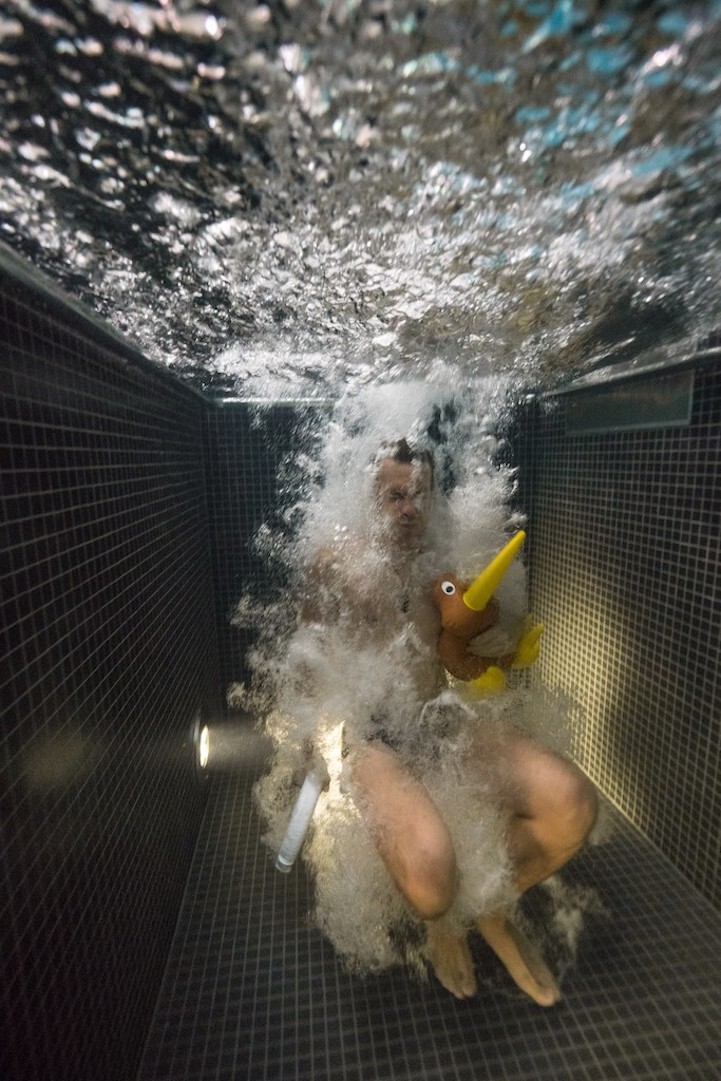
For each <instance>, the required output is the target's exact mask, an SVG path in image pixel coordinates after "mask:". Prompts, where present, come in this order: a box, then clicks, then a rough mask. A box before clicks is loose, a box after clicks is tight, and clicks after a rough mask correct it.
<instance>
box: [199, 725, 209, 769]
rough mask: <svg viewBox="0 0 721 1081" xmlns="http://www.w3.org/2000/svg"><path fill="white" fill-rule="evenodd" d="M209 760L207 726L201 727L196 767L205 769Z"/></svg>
mask: <svg viewBox="0 0 721 1081" xmlns="http://www.w3.org/2000/svg"><path fill="white" fill-rule="evenodd" d="M209 758H210V729H209V728H208V726H207V724H206V725H203V727H202V729H201V731H200V738H199V739H198V765H199V766H200V768H201V769H205V767H206V766H207V765H208V759H209Z"/></svg>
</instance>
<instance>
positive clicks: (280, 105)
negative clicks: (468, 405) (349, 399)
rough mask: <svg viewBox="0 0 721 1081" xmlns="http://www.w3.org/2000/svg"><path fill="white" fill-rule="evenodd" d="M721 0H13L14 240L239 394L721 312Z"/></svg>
mask: <svg viewBox="0 0 721 1081" xmlns="http://www.w3.org/2000/svg"><path fill="white" fill-rule="evenodd" d="M720 58H721V4H719V3H706V4H698V5H694V4H686V3H684V4H681V3H676V4H671V3H662V2H658V3H642V2H637V3H634V2H631V0H627V2H625V3H615V4H605V3H601V2H592V0H585V2H573V0H558V2H557V3H552V2H545V0H525V2H520V0H518V2H513V0H497V2H490V0H488V2H476V3H473V2H464V0H447V2H443V0H437V2H428V0H421V2H416V3H410V2H404V0H331V2H320V0H303V2H301V0H285V2H284V3H281V2H277V3H276V2H273V3H268V4H262V3H261V4H256V3H251V2H248V0H215V2H210V3H202V2H199V0H188V2H182V3H181V2H177V3H175V4H174V3H172V2H170V0H168V2H158V3H128V2H125V0H83V2H77V3H71V2H69V0H37V2H33V0H5V4H4V9H3V14H2V15H0V81H1V82H2V94H3V100H4V106H3V109H2V116H1V126H0V154H1V155H2V187H1V189H0V236H1V237H2V238H3V239H4V240H5V241H6V242H7V243H9V244H10V245H11V246H12V247H13V248H15V249H16V250H17V251H19V252H21V253H23V254H24V255H26V256H28V257H29V258H30V259H31V260H32V262H33V263H35V264H36V265H37V266H39V267H40V268H42V269H43V270H45V271H46V272H49V273H50V275H51V276H52V277H53V278H54V279H55V280H56V281H58V282H60V283H61V284H62V285H63V286H64V287H65V288H66V289H67V290H68V291H70V292H71V293H72V294H74V295H76V296H78V297H79V298H81V299H82V300H84V301H85V302H87V303H88V304H89V305H90V306H91V307H92V308H94V309H95V310H96V311H97V312H99V313H100V314H101V315H102V316H104V317H105V318H106V319H107V320H108V321H110V323H112V324H113V325H114V326H115V327H116V328H118V329H119V330H120V331H122V332H124V333H126V334H127V335H128V336H129V337H130V338H131V339H132V340H134V341H135V342H136V343H138V344H139V345H140V347H141V348H142V349H144V350H145V351H146V352H147V353H148V354H149V355H150V356H152V357H154V358H156V359H158V360H160V361H161V362H163V363H165V364H167V365H170V366H172V367H173V368H174V369H175V370H176V371H177V372H178V374H180V375H181V376H182V378H184V379H187V380H189V381H191V382H192V383H194V384H195V385H196V386H200V387H202V388H206V389H213V390H215V391H217V392H219V393H225V392H234V391H240V392H242V393H244V394H249V393H250V394H259V395H260V396H275V397H277V396H278V395H280V396H284V395H286V394H299V393H301V394H318V395H324V394H327V393H329V392H330V393H334V392H335V391H336V390H337V389H338V388H339V387H340V386H343V387H344V388H346V389H347V388H348V387H349V386H350V387H351V388H352V387H353V386H354V385H361V384H365V383H368V382H371V381H377V380H379V379H387V378H397V377H399V376H405V375H413V376H414V377H417V376H424V375H426V374H428V373H433V372H434V371H435V370H437V367H438V364H439V362H441V363H442V364H444V365H445V366H446V369H451V370H453V371H456V372H457V373H458V375H459V378H461V379H462V378H465V377H466V376H468V377H473V378H475V377H477V376H479V375H484V374H485V373H490V374H496V373H498V374H501V375H506V374H508V373H511V374H512V376H513V378H514V380H518V381H521V382H524V383H526V384H531V385H538V384H540V383H551V382H557V381H558V380H562V379H568V378H570V377H571V376H572V375H574V374H575V373H579V372H585V371H588V370H589V369H593V368H594V367H597V366H599V365H603V364H605V363H606V362H608V361H609V360H611V361H614V362H624V363H629V362H633V363H636V364H639V363H649V362H654V363H655V362H657V361H659V360H661V361H666V360H669V359H673V358H674V357H675V356H677V355H682V354H683V353H684V352H688V350H689V348H690V347H692V345H693V343H694V342H695V341H697V340H698V339H700V338H703V337H704V336H705V335H707V334H709V333H710V332H711V331H712V330H713V329H714V328H716V327H718V325H719V323H720V322H721V316H720V312H719V308H720V305H721V302H720V300H719V290H718V281H719V278H720V277H721V274H720V271H721V254H720V253H721V243H720V240H721V214H720V213H719V179H718V178H719V176H720V175H721V168H720V166H721V162H720V161H719V157H720V156H721V130H720V129H721V109H720V103H721V64H720V63H719V60H720Z"/></svg>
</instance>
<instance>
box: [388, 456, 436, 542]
mask: <svg viewBox="0 0 721 1081" xmlns="http://www.w3.org/2000/svg"><path fill="white" fill-rule="evenodd" d="M375 493H376V505H377V508H378V512H379V514H380V518H381V522H382V525H383V527H384V532H385V534H386V536H387V537H388V539H389V541H390V543H391V545H392V546H393V547H394V548H400V549H405V548H414V547H416V546H417V545H418V544H419V543H420V541H421V540H422V538H423V535H424V533H425V531H426V526H427V524H428V514H429V511H430V506H431V468H430V466H429V465H428V464H427V463H425V462H396V461H395V459H393V458H384V459H383V461H382V462H381V463H380V465H379V467H378V472H377V474H376V481H375Z"/></svg>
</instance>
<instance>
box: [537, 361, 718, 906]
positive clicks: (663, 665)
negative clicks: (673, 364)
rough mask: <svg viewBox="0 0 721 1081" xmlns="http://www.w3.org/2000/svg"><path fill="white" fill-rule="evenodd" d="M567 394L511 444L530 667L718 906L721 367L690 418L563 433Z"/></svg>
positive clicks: (698, 382) (595, 773)
mask: <svg viewBox="0 0 721 1081" xmlns="http://www.w3.org/2000/svg"><path fill="white" fill-rule="evenodd" d="M652 391H653V382H652V381H651V382H649V384H648V393H649V394H651V395H652ZM571 402H572V398H571V396H570V395H560V396H557V397H556V398H555V399H554V400H552V401H551V402H550V403H548V402H547V403H545V406H546V407H544V408H541V409H540V410H538V412H537V413H536V416H535V419H533V421H531V420H529V422H528V423H527V424H526V425H525V428H524V435H523V438H522V440H521V444H522V451H521V457H520V465H521V474H520V475H521V501H522V503H524V504H525V505H526V507H527V508H528V509H529V511H530V525H529V534H530V536H529V563H530V567H531V577H532V604H533V607H534V610H535V612H536V613H537V614H538V615H539V616H540V617H541V618H542V619H543V621H544V622H545V624H546V627H547V630H546V636H545V649H544V650H543V654H542V660H541V663H540V674H541V677H542V679H543V680H544V682H545V683H546V684H547V685H548V686H550V687H552V688H557V689H559V690H560V691H561V692H562V693H563V694H564V695H568V696H569V697H570V699H571V700H572V702H573V703H575V705H574V715H575V746H574V755H575V757H576V758H577V760H578V761H579V762H580V764H581V765H582V766H583V767H584V768H585V769H586V771H587V772H588V773H589V774H590V776H591V777H592V778H593V780H594V781H595V782H596V783H597V784H598V785H599V787H600V788H601V789H602V790H603V791H604V792H605V793H606V794H607V795H608V796H609V797H610V799H611V800H612V801H613V802H614V803H615V804H616V805H617V806H618V807H619V808H620V809H621V810H622V811H623V812H624V813H625V814H626V815H627V816H628V817H629V818H630V819H631V821H632V822H633V823H635V824H636V825H637V826H638V827H639V828H640V829H641V830H642V832H643V833H644V834H645V835H646V836H647V837H648V838H650V840H651V841H653V842H654V843H655V844H656V845H657V846H658V847H659V848H660V849H661V850H662V851H663V852H664V853H665V855H666V856H667V857H668V858H669V859H670V860H671V861H672V862H673V863H674V864H676V866H677V867H678V868H679V869H680V870H681V871H682V872H683V873H684V874H685V875H686V876H687V877H688V878H689V879H690V880H691V881H692V882H693V883H694V884H695V885H696V886H697V887H698V889H699V890H701V891H702V893H704V894H705V895H706V897H708V898H709V899H710V900H711V901H712V902H714V903H715V904H716V905H718V904H719V903H720V902H721V889H720V886H721V883H720V880H719V855H720V852H719V837H720V836H721V774H720V764H721V695H720V694H719V683H720V682H721V680H720V679H719V662H720V660H721V656H720V652H721V573H720V570H719V568H720V566H721V528H720V527H721V367H719V366H718V364H717V365H716V366H715V367H712V366H708V365H700V366H699V367H698V368H697V370H696V371H695V388H694V401H693V411H692V417H691V423H690V424H689V425H688V426H686V427H669V428H650V429H647V430H628V431H623V432H617V433H615V434H596V435H579V436H569V435H567V434H566V412H567V410H568V409H569V408H570V406H571Z"/></svg>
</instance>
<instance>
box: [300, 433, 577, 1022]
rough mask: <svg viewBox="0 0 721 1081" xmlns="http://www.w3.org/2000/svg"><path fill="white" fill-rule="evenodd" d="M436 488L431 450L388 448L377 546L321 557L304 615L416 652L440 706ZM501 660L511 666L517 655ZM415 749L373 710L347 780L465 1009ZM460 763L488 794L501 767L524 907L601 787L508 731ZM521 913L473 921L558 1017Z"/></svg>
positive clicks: (440, 828)
mask: <svg viewBox="0 0 721 1081" xmlns="http://www.w3.org/2000/svg"><path fill="white" fill-rule="evenodd" d="M433 488H434V462H433V457H432V455H431V454H430V452H428V451H421V450H417V449H416V448H414V447H413V446H411V445H410V444H409V443H408V442H407V441H406V440H405V439H401V440H399V441H397V442H396V443H394V444H392V445H389V446H387V447H385V448H384V449H383V450H382V451H381V452H380V454H379V456H378V458H377V460H376V463H375V473H374V478H373V499H374V504H375V506H374V508H373V509H374V519H373V525H372V528H371V529H370V531H369V535H368V537H363V538H362V537H360V536H359V537H345V538H344V539H343V542H342V543H339V544H338V545H331V546H328V547H325V548H323V549H322V550H321V551H320V552H318V553H317V554H316V556H315V559H314V561H313V564H312V567H311V569H310V572H309V575H308V580H307V585H306V592H305V600H304V604H303V609H302V619H303V621H304V623H305V624H306V625H314V626H315V627H322V628H324V630H325V632H326V633H328V634H333V635H336V636H340V637H341V638H343V639H344V641H345V642H347V643H349V644H350V646H351V647H352V645H353V643H354V642H357V643H358V645H359V647H360V646H361V645H362V646H364V647H367V646H368V645H369V644H370V645H371V646H372V647H373V648H375V649H377V650H378V651H379V652H383V651H384V650H389V651H390V650H391V649H394V650H397V648H398V642H399V641H401V642H405V643H407V650H406V653H405V656H404V658H403V669H404V672H405V675H406V677H407V678H408V679H409V680H410V682H411V685H412V687H413V691H414V694H415V696H417V697H416V700H417V701H419V702H421V703H428V702H430V701H432V700H434V699H437V696H438V695H439V693H440V692H442V690H443V688H444V687H445V686H446V676H445V673H444V670H443V667H442V665H441V663H440V661H439V659H438V657H437V653H436V644H437V641H438V636H439V632H440V622H439V616H438V612H437V609H436V608H435V606H434V605H433V603H432V601H431V597H430V581H428V580H426V581H423V561H422V553H423V549H424V541H425V538H426V535H427V531H428V527H429V519H430V514H431V506H432V495H433ZM419 568H420V571H419ZM369 569H370V571H372V573H369ZM486 616H487V627H488V628H491V627H492V626H493V625H494V624H495V622H496V620H497V618H498V607H497V605H496V604H495V602H491V603H490V604H489V605H488V607H487V609H486ZM495 663H497V664H501V665H502V666H504V665H507V664H508V663H510V657H502V658H496V659H495ZM349 727H352V726H349ZM406 752H407V748H404V746H403V741H402V740H400V741H399V739H398V737H397V734H394V731H393V726H392V724H390V723H389V718H388V716H387V715H386V716H384V714H383V713H382V712H381V713H380V715H379V714H378V713H375V714H374V715H373V716H372V717H371V719H370V722H369V723H368V724H366V726H365V728H363V727H362V726H361V728H360V729H359V730H356V733H355V735H353V734H352V733H351V734H350V735H348V736H347V737H346V740H345V746H344V762H343V772H344V774H345V775H346V776H347V779H348V787H349V789H350V790H351V791H352V793H353V797H354V799H355V803H356V805H357V807H358V809H359V811H360V813H361V815H362V818H363V820H364V822H365V825H366V828H367V830H368V831H369V833H370V836H371V837H372V839H373V842H374V844H375V846H376V848H377V850H378V853H379V854H380V857H381V859H382V861H383V864H384V865H385V868H386V870H387V872H388V874H389V875H390V877H391V879H392V881H393V883H394V884H395V887H396V889H397V890H398V891H399V893H400V895H401V896H402V897H403V899H404V901H405V904H406V905H407V907H408V909H409V910H410V912H411V913H412V914H413V915H414V916H415V917H416V918H417V919H419V920H422V921H423V922H424V924H425V929H426V944H425V956H426V959H427V961H428V962H429V964H430V966H431V968H432V970H433V972H434V973H435V975H436V977H437V979H438V980H439V981H440V983H441V984H442V985H443V986H444V987H445V988H446V989H447V990H448V991H450V992H451V993H452V994H453V995H455V996H456V997H457V998H459V999H463V998H468V997H471V996H472V995H474V994H475V992H476V989H477V982H476V975H475V970H474V964H473V960H472V957H471V952H470V949H469V945H468V941H467V932H466V930H460V931H459V929H458V927H457V926H455V927H454V925H453V923H452V921H449V920H448V919H447V918H446V917H447V916H448V914H449V913H450V912H451V910H452V909H453V906H454V904H455V902H456V899H457V896H458V892H459V885H460V881H461V877H462V871H461V869H460V868H459V862H458V859H457V852H456V846H455V844H454V837H453V836H452V834H451V830H450V829H449V826H448V824H447V823H446V821H444V817H443V815H442V813H441V811H440V810H439V807H438V806H437V804H436V802H434V799H433V798H432V796H431V794H430V792H429V790H428V787H427V785H426V784H425V783H424V781H423V779H422V778H421V776H420V775H419V771H418V770H415V769H413V768H412V767H411V765H410V764H409V756H408V753H406ZM463 755H464V762H463V767H464V770H465V776H466V777H468V776H470V777H473V776H474V772H475V773H477V775H478V777H479V783H480V778H481V777H482V776H484V775H485V776H487V774H488V769H489V764H492V766H493V771H494V776H496V777H497V778H500V779H501V780H500V784H499V787H498V789H497V791H496V793H495V795H496V798H497V800H498V802H499V803H500V805H501V810H502V812H503V815H504V821H505V844H506V848H507V853H508V858H509V861H510V867H511V877H512V886H513V891H514V894H515V896H518V895H520V894H522V893H524V892H525V891H526V890H528V889H530V888H531V887H532V886H534V885H536V884H537V883H539V882H542V881H543V880H544V879H546V878H548V877H549V876H550V875H552V874H553V873H554V872H556V871H557V870H558V869H559V868H561V867H562V866H563V865H564V864H565V863H566V862H567V861H568V860H569V859H570V858H571V857H572V856H573V855H574V854H575V853H576V852H578V851H579V849H580V848H581V847H582V846H583V844H584V842H585V841H586V839H587V837H588V835H589V833H590V831H591V828H592V826H593V824H594V821H595V817H596V813H597V799H596V793H595V790H594V788H593V786H592V785H591V783H590V781H589V780H588V779H587V778H586V777H585V775H584V774H583V773H582V772H581V771H580V770H579V769H578V768H577V767H576V766H574V765H573V764H571V763H569V762H567V761H565V760H564V759H563V758H561V757H560V756H559V755H557V754H555V753H553V752H551V751H549V750H547V749H545V748H544V747H542V746H541V745H540V744H538V743H536V742H535V741H534V740H533V739H531V738H530V737H528V736H526V735H523V734H521V732H520V731H517V730H515V729H514V728H513V727H510V726H508V725H507V724H499V723H494V722H491V723H484V724H480V725H476V726H473V731H472V733H471V735H470V736H469V738H468V739H467V741H466V743H465V745H464V749H463ZM316 757H317V752H316ZM511 908H512V904H511V905H502V906H501V907H499V908H496V909H494V910H492V911H482V912H476V913H474V917H473V920H474V925H475V928H476V929H477V930H478V931H479V932H480V934H481V935H482V936H483V938H484V939H485V940H486V942H487V943H488V944H489V946H490V947H491V948H492V949H493V950H494V951H495V953H496V954H497V956H498V957H499V958H500V960H501V961H502V963H503V964H504V966H505V968H506V969H507V971H508V973H509V974H510V976H511V977H512V979H513V980H514V981H515V983H516V984H517V985H518V987H520V988H521V989H522V990H523V991H524V992H525V993H526V994H527V995H529V996H530V997H531V998H532V999H533V1000H534V1001H535V1002H536V1003H538V1004H539V1005H541V1006H552V1005H553V1004H554V1003H556V1002H557V1001H558V999H559V997H560V992H559V988H558V985H557V983H556V981H555V979H554V977H553V975H552V973H551V972H550V970H549V969H548V967H547V966H546V964H545V962H544V960H543V958H542V957H541V956H540V954H539V953H538V951H537V950H536V949H535V948H534V947H533V945H532V944H531V943H530V942H529V941H528V940H527V938H526V937H525V936H524V935H523V934H522V932H521V931H520V930H519V929H518V928H517V927H515V926H514V925H513V923H512V921H511V919H510V911H511Z"/></svg>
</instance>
